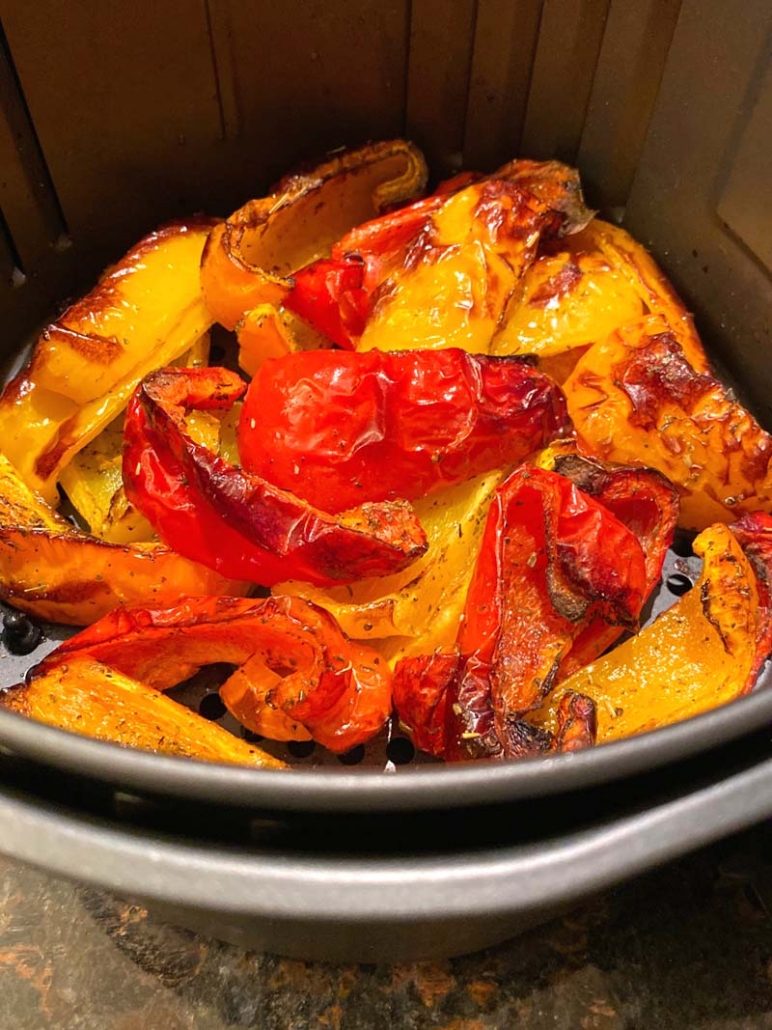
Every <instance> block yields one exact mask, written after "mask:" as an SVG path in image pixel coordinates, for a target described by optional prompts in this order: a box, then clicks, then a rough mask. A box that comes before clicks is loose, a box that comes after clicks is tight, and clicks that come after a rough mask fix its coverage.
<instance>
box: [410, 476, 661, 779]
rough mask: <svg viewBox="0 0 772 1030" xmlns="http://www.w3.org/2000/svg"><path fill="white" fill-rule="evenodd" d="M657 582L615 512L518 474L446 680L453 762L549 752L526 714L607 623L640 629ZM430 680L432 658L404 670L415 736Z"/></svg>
mask: <svg viewBox="0 0 772 1030" xmlns="http://www.w3.org/2000/svg"><path fill="white" fill-rule="evenodd" d="M598 540H603V541H604V548H603V550H602V551H599V550H598V548H597V541H598ZM645 585H646V569H645V559H644V555H643V551H642V549H641V546H640V544H639V543H638V541H637V540H636V538H635V537H634V536H633V534H632V532H631V531H630V530H629V529H627V527H626V526H624V525H623V524H622V523H621V522H619V520H618V519H617V518H616V517H615V516H614V515H612V514H611V512H610V511H608V510H607V509H606V508H604V507H603V506H602V505H601V504H599V503H598V502H597V501H596V500H595V499H593V498H592V497H590V496H589V495H587V494H584V493H583V492H581V491H580V490H578V489H577V488H576V487H575V486H574V485H573V484H572V483H571V482H570V481H569V480H568V479H566V478H565V477H563V476H560V475H558V474H557V473H553V472H548V471H545V470H543V469H538V468H527V467H521V468H520V469H517V470H516V471H515V472H514V473H513V474H512V475H511V476H510V477H509V479H507V480H506V482H505V483H504V484H502V486H501V487H500V488H499V490H498V491H497V495H496V499H495V501H494V503H493V505H492V506H491V509H490V512H489V514H488V520H487V524H486V529H485V536H484V538H483V543H482V547H481V549H480V554H479V556H478V559H477V564H476V566H475V571H474V575H473V578H472V582H471V585H470V588H469V593H468V595H467V601H466V608H465V617H464V620H463V622H462V624H461V629H460V632H459V638H458V652H459V654H460V655H461V663H460V665H458V667H457V674H456V675H455V676H454V677H453V679H452V681H450V682H448V683H447V685H446V689H447V691H448V698H447V701H446V703H445V709H444V711H445V730H444V734H443V736H442V737H441V738H440V739H439V746H440V748H441V750H442V753H443V754H444V756H445V757H446V758H449V759H451V760H454V759H456V760H457V759H464V758H473V757H483V756H486V757H495V756H502V755H507V756H510V757H515V756H521V755H522V754H524V753H525V752H526V750H527V749H529V748H531V749H533V750H534V752H535V753H538V752H541V751H543V750H544V749H545V748H547V747H549V746H550V744H549V741H548V740H546V739H545V738H543V737H541V736H540V735H539V734H538V733H536V732H533V733H532V732H531V730H530V729H529V728H528V726H527V725H524V724H523V722H524V720H523V717H524V716H525V715H526V714H527V713H528V712H529V711H530V710H531V709H533V708H535V707H537V706H538V705H539V704H540V701H541V699H542V698H543V697H544V696H546V694H547V693H548V692H549V691H550V689H551V688H552V685H553V682H554V679H555V676H556V674H557V671H558V669H559V667H560V662H561V660H562V659H563V658H564V656H565V655H566V654H567V653H568V651H569V650H570V647H571V645H572V643H573V641H574V639H575V638H576V637H577V635H578V634H579V632H580V631H581V630H582V629H584V628H585V627H586V626H587V625H588V624H589V623H590V622H591V620H592V619H593V618H594V617H595V616H597V615H602V616H603V617H604V618H605V620H606V621H608V622H610V623H612V624H620V625H623V626H624V625H627V626H628V627H629V626H632V625H634V623H635V620H636V619H637V617H638V614H639V612H640V610H641V606H642V604H643V601H644V589H645ZM430 668H431V670H432V679H434V680H435V681H439V679H441V675H435V673H437V672H438V670H439V673H442V672H443V671H448V670H451V663H450V660H449V659H448V661H447V662H446V661H445V659H444V658H442V657H441V656H438V655H435V656H433V664H431V665H430ZM426 673H427V660H426V659H425V658H420V657H419V658H416V659H405V660H403V661H402V662H400V663H399V665H398V666H397V668H396V670H395V703H396V705H397V711H398V712H399V715H400V717H401V719H402V720H403V721H404V722H405V723H406V724H407V725H409V726H411V727H412V728H413V729H414V730H415V728H416V723H417V721H418V720H417V718H416V713H415V710H414V708H413V706H412V704H411V693H412V689H413V688H412V683H416V687H415V689H416V690H417V691H418V693H419V695H420V692H421V689H422V688H421V686H420V682H421V679H422V677H423V676H424V675H426ZM400 705H402V707H400ZM435 707H437V706H435Z"/></svg>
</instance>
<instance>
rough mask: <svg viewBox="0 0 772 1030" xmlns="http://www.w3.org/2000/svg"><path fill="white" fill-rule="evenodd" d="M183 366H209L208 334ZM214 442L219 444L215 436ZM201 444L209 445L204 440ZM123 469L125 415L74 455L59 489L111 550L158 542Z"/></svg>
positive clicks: (62, 472) (194, 346)
mask: <svg viewBox="0 0 772 1030" xmlns="http://www.w3.org/2000/svg"><path fill="white" fill-rule="evenodd" d="M179 364H181V365H183V366H184V367H186V368H199V367H201V366H203V365H208V364H209V333H204V335H203V336H202V337H201V338H200V339H199V340H197V341H196V343H195V344H194V345H193V347H191V349H190V350H189V351H187V352H186V353H185V354H184V355H183V356H182V358H181V359H180V362H179ZM210 418H211V416H210ZM214 439H215V441H216V439H217V437H216V433H215V436H214ZM198 442H199V443H203V442H204V441H203V440H200V439H199V441H198ZM210 446H212V444H211V443H210ZM214 446H215V447H216V442H215V443H214ZM122 464H123V413H122V412H121V414H120V415H119V416H118V417H117V418H115V419H113V421H112V422H111V423H110V424H109V425H108V426H106V427H105V428H104V429H103V430H102V432H101V433H100V434H99V435H98V436H97V437H95V438H94V439H93V440H92V441H91V443H89V444H86V446H85V447H84V448H83V449H82V450H80V451H78V453H77V454H75V455H73V457H72V459H71V461H70V463H69V464H68V465H67V466H66V467H65V468H63V469H62V471H61V473H60V476H59V484H60V486H61V487H62V488H63V490H64V492H65V493H66V494H67V499H68V501H69V502H70V504H71V505H72V507H73V508H74V509H75V511H76V513H77V515H78V518H79V521H80V522H81V523H84V524H85V526H86V528H88V530H89V532H90V533H91V534H92V535H93V536H96V537H99V539H100V540H107V541H109V542H110V543H112V544H133V543H136V542H137V541H140V540H141V541H146V540H154V539H155V533H154V532H153V527H152V526H151V525H150V523H149V522H148V521H147V519H146V518H145V517H144V516H143V515H142V514H141V513H140V512H138V511H137V509H136V508H135V507H134V506H133V505H132V504H129V501H128V499H127V498H126V491H125V490H124V488H123V475H122V473H121V466H122Z"/></svg>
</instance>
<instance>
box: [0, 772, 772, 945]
mask: <svg viewBox="0 0 772 1030" xmlns="http://www.w3.org/2000/svg"><path fill="white" fill-rule="evenodd" d="M771 776H772V759H766V760H764V761H761V762H758V763H753V764H751V765H750V766H749V767H745V768H743V769H741V770H740V771H739V772H735V773H734V774H732V775H729V776H722V775H721V774H719V775H718V778H715V779H713V780H709V781H708V782H707V783H703V784H701V785H699V786H697V787H694V788H693V789H687V790H685V791H684V792H683V793H680V794H679V795H678V796H676V797H675V798H669V799H666V800H664V801H662V800H659V801H655V803H654V804H652V805H651V806H649V807H648V808H646V809H644V810H642V811H638V812H632V813H624V814H623V815H622V816H620V817H618V818H616V819H612V820H610V821H607V822H602V823H600V824H598V825H594V826H591V827H583V828H580V829H579V830H577V831H573V832H570V833H567V834H563V835H560V836H558V837H556V838H554V839H553V840H551V841H548V842H543V841H542V842H540V843H539V844H538V845H514V846H506V847H499V848H493V849H489V850H485V851H481V852H471V851H467V850H461V851H459V852H457V853H455V854H452V855H447V854H443V855H442V856H431V855H430V856H426V857H421V858H418V857H416V856H408V857H401V858H383V857H371V856H370V857H361V856H349V855H347V856H344V857H339V856H336V857H331V858H320V856H318V855H314V856H313V857H310V856H297V855H294V854H293V855H291V856H290V855H288V854H286V853H282V852H279V853H275V854H271V853H265V852H261V851H259V850H249V849H247V850H245V849H241V848H233V847H223V846H221V847H218V848H216V849H212V848H202V847H200V846H198V845H197V844H196V842H195V841H178V840H175V839H173V838H168V837H164V836H163V835H161V834H159V833H157V832H156V831H140V830H137V829H136V828H133V827H132V828H129V829H127V828H125V827H121V826H118V827H116V826H115V825H114V824H113V825H106V824H104V823H102V822H100V821H98V820H95V819H93V818H92V817H90V816H86V815H82V814H80V813H79V812H77V811H74V812H64V811H63V810H62V809H61V808H60V807H59V806H56V805H51V804H50V803H49V802H41V801H40V800H39V799H36V798H35V799H32V800H31V801H30V799H29V798H28V797H26V796H25V795H23V794H19V793H17V792H14V791H12V790H9V789H7V788H0V839H2V840H3V851H4V852H5V853H6V854H8V855H9V856H11V857H13V858H15V859H17V860H19V861H24V862H28V863H30V864H33V865H37V866H42V867H44V868H46V869H47V870H49V871H50V872H52V873H53V874H54V875H61V876H66V877H71V878H76V879H77V880H79V881H80V882H87V883H90V884H92V885H94V886H98V887H101V888H106V889H109V890H117V891H119V892H121V893H125V894H128V895H131V896H135V897H139V898H142V899H144V900H147V901H149V902H152V901H154V900H158V901H165V902H171V903H173V904H178V905H181V906H183V907H187V908H190V909H196V910H199V911H200V910H208V911H211V912H220V913H223V912H226V913H232V914H234V915H235V914H237V915H238V917H239V918H240V919H261V918H262V919H268V920H282V919H286V918H297V917H303V918H306V919H309V920H310V921H312V922H315V921H320V922H323V921H324V920H328V921H333V922H343V921H347V922H349V923H355V924H358V925H360V926H361V925H364V926H366V927H367V926H368V924H369V928H370V929H372V926H373V925H377V924H378V922H379V921H386V920H388V921H390V922H394V921H398V922H401V923H405V924H409V923H416V922H426V921H431V920H432V919H448V918H452V917H453V916H461V917H463V916H475V917H482V918H487V917H490V916H494V915H497V914H504V913H513V912H516V911H518V910H519V911H521V912H522V911H525V910H530V911H536V912H538V911H541V910H544V909H545V907H554V906H555V905H559V904H560V903H568V902H571V901H575V900H578V899H579V898H580V897H581V896H583V895H586V894H589V893H591V892H592V891H593V890H596V889H600V888H606V887H608V886H609V885H610V884H612V883H615V882H618V881H621V880H623V879H625V878H627V877H630V876H633V875H635V874H637V873H640V872H642V871H643V870H645V869H647V868H650V867H651V866H654V865H657V864H661V863H663V862H666V861H667V860H669V859H671V858H674V857H676V856H678V855H681V854H684V853H685V852H687V851H690V850H693V849H694V848H697V847H699V846H701V845H704V844H707V843H710V842H711V841H713V840H715V839H717V838H719V837H722V836H726V835H729V834H731V833H733V832H736V831H739V830H742V829H744V828H746V827H747V826H749V825H752V824H753V823H754V822H757V821H759V820H761V819H764V818H767V817H769V816H770V815H772V792H770V790H769V782H770V777H771ZM204 884H205V885H206V886H205V887H204V886H203V885H204Z"/></svg>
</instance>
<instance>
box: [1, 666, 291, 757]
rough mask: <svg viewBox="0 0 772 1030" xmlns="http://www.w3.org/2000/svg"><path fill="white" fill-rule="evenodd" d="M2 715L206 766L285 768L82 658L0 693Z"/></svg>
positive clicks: (126, 678)
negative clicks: (14, 715)
mask: <svg viewBox="0 0 772 1030" xmlns="http://www.w3.org/2000/svg"><path fill="white" fill-rule="evenodd" d="M0 708H5V709H7V710H8V711H11V712H18V713H19V714H20V715H25V716H27V717H28V718H30V719H35V720H37V721H38V722H44V723H48V724H49V725H50V726H58V727H59V729H62V730H70V731H71V732H73V733H81V734H83V735H84V736H86V737H94V738H95V739H96V740H106V741H110V742H111V743H113V744H121V745H123V746H124V747H135V748H141V749H142V750H144V751H156V752H159V753H161V754H168V755H182V756H185V757H186V758H197V759H199V760H201V761H205V762H228V763H230V764H235V765H248V766H255V767H257V768H261V769H285V768H286V765H285V764H284V762H281V761H279V759H277V758H273V757H272V756H271V755H268V754H266V753H265V752H264V751H261V750H260V748H258V747H256V746H255V745H254V744H249V743H247V741H246V740H241V739H239V737H236V736H234V735H233V734H232V733H229V732H228V731H227V730H225V729H223V728H222V727H221V726H218V725H217V723H214V722H210V721H209V720H208V719H204V718H203V717H202V716H200V715H196V713H195V712H191V711H190V709H189V708H186V707H185V706H184V705H181V704H177V702H176V701H172V699H171V698H169V697H166V696H165V695H164V694H159V693H158V691H157V690H153V688H152V687H148V686H146V685H145V684H144V683H139V682H137V680H134V679H131V678H130V677H129V676H124V675H122V674H121V673H120V672H118V671H117V670H116V669H111V668H110V667H109V666H107V665H103V664H102V663H101V662H97V661H94V660H93V659H92V658H89V657H88V656H87V655H82V656H78V657H75V658H70V659H68V660H67V661H66V662H63V663H60V664H55V665H53V666H52V667H51V668H49V670H48V671H47V672H46V673H45V674H43V675H41V676H37V677H33V678H31V679H30V680H29V681H28V682H27V683H20V684H18V685H17V686H14V687H10V688H8V689H6V690H2V691H0Z"/></svg>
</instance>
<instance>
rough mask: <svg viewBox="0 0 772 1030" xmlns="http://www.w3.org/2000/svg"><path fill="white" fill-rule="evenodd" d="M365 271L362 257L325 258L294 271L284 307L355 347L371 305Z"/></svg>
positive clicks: (332, 337) (335, 339)
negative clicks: (364, 282)
mask: <svg viewBox="0 0 772 1030" xmlns="http://www.w3.org/2000/svg"><path fill="white" fill-rule="evenodd" d="M364 274H365V266H364V264H363V262H362V261H361V259H359V258H354V257H342V258H321V259H320V260H319V261H314V262H312V263H311V264H310V265H306V266H305V268H301V269H300V270H299V271H297V272H295V273H294V274H293V276H292V281H293V284H294V285H293V286H292V289H291V290H290V292H289V293H288V294H287V296H286V297H285V298H284V301H283V304H284V307H285V308H287V309H288V310H289V311H292V312H293V313H294V314H296V315H297V316H298V317H299V318H302V319H303V321H304V322H307V323H308V324H309V325H311V326H313V327H314V329H316V330H317V332H320V333H322V335H323V336H326V337H327V339H328V340H332V342H333V343H337V345H338V346H339V347H344V348H346V349H348V350H353V349H354V347H355V346H356V340H358V339H359V337H360V336H361V335H362V333H363V332H364V328H365V321H366V319H367V313H368V310H369V307H370V294H369V293H368V292H367V290H366V289H365V288H364V285H363V281H364Z"/></svg>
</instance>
